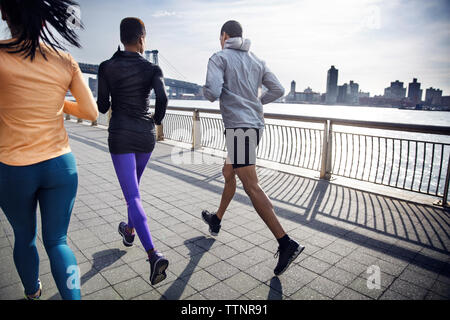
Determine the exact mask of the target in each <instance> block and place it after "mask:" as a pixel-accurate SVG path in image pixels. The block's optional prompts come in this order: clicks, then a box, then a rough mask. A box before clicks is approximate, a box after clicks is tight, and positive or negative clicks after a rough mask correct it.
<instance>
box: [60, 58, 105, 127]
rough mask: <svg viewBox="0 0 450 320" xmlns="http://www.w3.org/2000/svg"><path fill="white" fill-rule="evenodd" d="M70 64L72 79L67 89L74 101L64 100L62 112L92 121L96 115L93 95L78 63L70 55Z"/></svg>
mask: <svg viewBox="0 0 450 320" xmlns="http://www.w3.org/2000/svg"><path fill="white" fill-rule="evenodd" d="M71 64H72V69H73V75H72V81H71V83H70V85H69V90H70V92H71V93H72V95H73V97H74V98H75V101H76V102H74V101H68V100H65V101H64V107H63V112H64V113H68V114H71V115H73V116H75V117H78V118H80V119H85V120H90V121H94V120H96V119H97V117H98V111H97V106H96V104H95V100H94V96H93V95H92V92H91V90H90V89H89V87H88V86H87V84H86V82H85V81H84V79H83V75H82V73H81V70H80V67H79V66H78V63H77V62H76V61H75V60H74V59H73V58H72V57H71Z"/></svg>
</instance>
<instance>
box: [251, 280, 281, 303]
mask: <svg viewBox="0 0 450 320" xmlns="http://www.w3.org/2000/svg"><path fill="white" fill-rule="evenodd" d="M245 296H246V297H247V298H248V299H250V300H286V299H288V297H287V296H285V295H284V294H282V293H281V292H279V291H277V290H274V289H273V288H272V287H270V286H268V285H267V284H264V283H263V284H260V285H259V286H257V287H256V288H254V289H252V290H250V291H249V292H247V293H246V294H245Z"/></svg>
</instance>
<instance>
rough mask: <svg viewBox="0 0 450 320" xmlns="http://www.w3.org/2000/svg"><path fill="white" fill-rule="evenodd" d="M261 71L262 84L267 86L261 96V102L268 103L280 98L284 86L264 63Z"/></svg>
mask: <svg viewBox="0 0 450 320" xmlns="http://www.w3.org/2000/svg"><path fill="white" fill-rule="evenodd" d="M263 72H264V74H263V77H262V84H263V85H264V86H265V87H266V88H267V91H266V92H265V93H264V94H263V96H262V97H261V103H262V104H268V103H271V102H273V101H275V100H277V99H278V98H281V97H282V96H283V95H284V88H283V86H282V85H281V83H280V81H278V79H277V77H276V76H275V74H273V72H272V71H270V70H269V68H267V66H266V64H265V63H264V71H263Z"/></svg>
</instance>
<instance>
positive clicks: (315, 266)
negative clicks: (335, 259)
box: [300, 256, 332, 274]
mask: <svg viewBox="0 0 450 320" xmlns="http://www.w3.org/2000/svg"><path fill="white" fill-rule="evenodd" d="M300 266H302V267H305V268H306V269H309V270H311V271H313V272H316V273H319V274H321V273H324V272H325V271H327V270H328V269H330V268H331V266H332V265H331V264H329V263H327V262H325V261H322V260H319V259H317V258H315V257H313V256H309V257H307V258H306V259H304V260H302V261H301V262H300Z"/></svg>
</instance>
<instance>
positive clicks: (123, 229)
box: [119, 222, 135, 247]
mask: <svg viewBox="0 0 450 320" xmlns="http://www.w3.org/2000/svg"><path fill="white" fill-rule="evenodd" d="M119 234H120V235H121V236H122V239H123V245H124V246H126V247H131V246H132V245H133V242H134V236H135V235H134V234H129V233H128V232H127V224H126V223H125V222H121V223H120V224H119Z"/></svg>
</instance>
